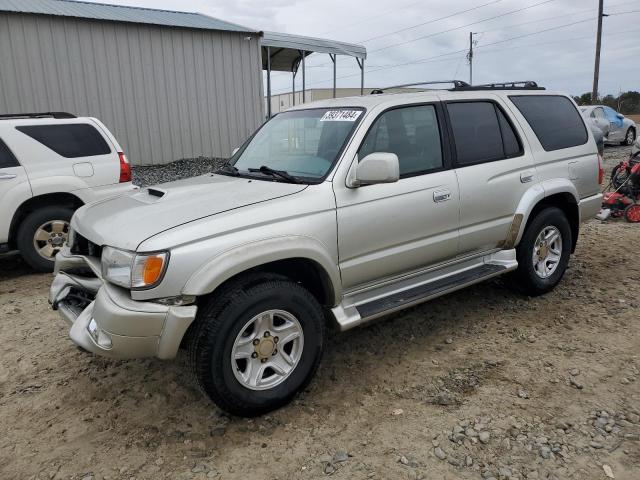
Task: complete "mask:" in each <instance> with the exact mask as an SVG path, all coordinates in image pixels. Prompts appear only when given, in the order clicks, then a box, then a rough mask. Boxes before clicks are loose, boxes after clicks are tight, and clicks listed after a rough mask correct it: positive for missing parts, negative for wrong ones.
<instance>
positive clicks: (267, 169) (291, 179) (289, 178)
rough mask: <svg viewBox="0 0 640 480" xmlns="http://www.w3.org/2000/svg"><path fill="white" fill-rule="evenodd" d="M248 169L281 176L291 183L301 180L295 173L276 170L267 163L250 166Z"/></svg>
mask: <svg viewBox="0 0 640 480" xmlns="http://www.w3.org/2000/svg"><path fill="white" fill-rule="evenodd" d="M247 170H248V171H250V172H260V173H264V174H265V175H271V176H272V177H280V178H283V179H284V180H286V181H288V182H291V183H300V180H298V179H297V178H296V177H294V176H293V175H290V174H289V173H287V172H285V171H284V170H274V169H273V168H271V167H267V166H266V165H262V166H261V167H260V168H248V169H247Z"/></svg>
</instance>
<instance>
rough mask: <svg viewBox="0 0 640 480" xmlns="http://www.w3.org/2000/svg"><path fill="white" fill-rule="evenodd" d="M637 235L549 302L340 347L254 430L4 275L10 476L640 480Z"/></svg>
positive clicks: (501, 305) (22, 270)
mask: <svg viewBox="0 0 640 480" xmlns="http://www.w3.org/2000/svg"><path fill="white" fill-rule="evenodd" d="M627 154H628V149H623V148H607V151H606V158H607V167H608V169H610V168H611V167H612V165H613V164H615V163H617V161H618V160H619V158H622V157H624V155H627ZM638 228H640V227H639V226H637V225H631V224H628V223H626V222H624V221H608V222H603V223H601V222H597V221H591V222H590V223H588V224H586V225H585V226H584V228H583V232H582V235H581V238H580V241H579V245H578V249H577V251H576V254H575V256H573V257H572V259H571V263H570V268H569V270H568V271H567V274H566V276H565V278H564V279H563V281H562V282H561V284H560V285H559V287H558V288H557V289H556V290H554V291H553V292H552V293H550V294H548V295H545V296H543V297H538V298H528V297H523V296H519V295H516V294H514V293H512V292H511V291H510V290H508V289H507V288H506V287H505V285H504V284H503V283H502V282H501V281H493V282H485V283H483V284H480V285H476V286H474V287H471V288H468V289H465V290H462V291H459V292H456V293H453V294H450V295H447V296H445V297H442V298H440V299H437V300H435V301H432V302H430V303H427V304H424V305H421V306H419V307H416V308H412V309H409V310H407V311H404V312H400V313H398V314H395V315H392V316H390V317H389V318H387V319H386V320H384V321H380V322H377V323H375V324H373V325H371V326H368V327H365V328H360V329H355V330H353V331H350V332H347V333H344V334H337V333H332V334H331V335H330V338H329V339H328V342H327V350H326V354H325V358H324V360H323V363H322V365H321V367H320V370H319V372H318V375H317V377H316V378H315V380H314V381H313V382H312V383H311V385H310V387H309V388H308V389H307V390H306V391H305V392H303V394H302V395H300V396H299V397H298V398H297V399H296V401H295V402H294V403H293V404H291V405H290V406H287V407H285V408H282V409H281V410H279V411H277V412H274V413H272V414H270V415H267V416H263V417H260V418H256V419H251V420H247V419H238V418H230V417H228V416H227V415H224V414H223V413H222V412H220V411H219V410H217V409H216V408H215V407H214V406H213V405H212V404H211V403H210V402H209V401H207V400H206V399H205V398H203V397H202V395H201V394H200V393H199V391H198V390H197V389H196V388H195V386H194V384H193V382H192V381H191V380H190V378H189V376H188V375H187V374H186V370H185V363H186V362H185V359H184V356H183V355H181V356H180V357H179V358H178V359H176V360H175V361H167V362H163V361H159V360H153V359H149V360H132V361H114V360H107V359H103V358H100V357H95V356H92V355H89V354H86V353H83V352H80V351H79V350H77V349H76V348H74V346H73V345H72V344H71V342H70V341H69V340H68V338H67V328H66V327H65V326H64V325H63V323H62V321H61V320H59V318H58V316H57V314H55V312H52V311H51V310H50V309H49V307H48V305H47V301H46V293H47V290H48V287H49V284H50V282H51V277H50V276H49V275H41V274H34V273H33V272H31V271H29V270H28V269H27V268H26V267H25V266H24V264H23V263H22V262H21V261H20V260H19V258H16V257H12V258H5V259H0V318H2V319H3V321H4V322H3V323H4V324H3V328H2V330H1V331H0V350H1V351H2V352H3V353H2V355H1V356H0V420H1V423H2V435H0V478H2V479H5V478H6V479H14V478H16V479H18V478H19V479H22V478H37V479H52V478H55V479H86V480H89V479H96V480H98V479H100V480H102V479H128V480H131V479H163V478H167V479H207V478H214V479H247V478H251V479H268V480H274V479H287V480H289V479H317V478H327V477H329V476H331V477H333V478H341V479H435V478H437V479H450V480H453V479H463V480H464V479H474V480H480V479H506V478H511V479H523V480H524V479H554V480H564V479H576V480H578V479H579V480H583V479H589V480H590V479H607V478H614V477H615V478H617V479H623V480H624V479H628V480H637V479H638V478H639V477H640V475H639V474H638V472H640V331H639V327H638V325H639V323H638V320H639V318H638V317H639V314H640V300H638V295H637V286H638V284H639V282H640V259H639V257H638V255H634V254H633V252H631V253H629V246H630V245H632V244H633V243H634V242H635V243H637V241H638V238H639V232H640V230H638Z"/></svg>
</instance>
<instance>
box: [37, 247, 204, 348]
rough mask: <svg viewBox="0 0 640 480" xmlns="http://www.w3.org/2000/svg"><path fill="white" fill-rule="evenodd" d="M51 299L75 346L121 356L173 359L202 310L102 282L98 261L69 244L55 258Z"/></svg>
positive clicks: (50, 301)
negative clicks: (139, 296)
mask: <svg viewBox="0 0 640 480" xmlns="http://www.w3.org/2000/svg"><path fill="white" fill-rule="evenodd" d="M76 272H80V273H78V274H76ZM87 272H90V273H89V275H87ZM79 299H80V302H79V301H78V300H79ZM49 303H50V304H51V306H52V307H53V309H54V310H57V311H58V312H59V314H60V316H61V317H62V318H63V319H64V320H65V321H66V322H67V323H69V324H70V325H71V329H70V331H69V337H71V340H72V341H73V342H74V343H75V344H76V345H79V346H80V347H82V348H84V349H85V350H88V351H90V352H93V353H95V354H97V355H102V356H105V357H110V358H119V359H126V358H141V357H158V358H162V359H168V358H174V357H175V356H176V353H177V352H178V348H179V346H180V342H181V341H182V338H183V337H184V334H185V332H186V331H187V328H188V327H189V325H191V323H192V322H193V320H194V318H195V316H196V311H197V307H196V306H195V305H188V306H168V305H162V304H160V303H155V302H140V301H136V300H132V299H131V296H130V294H129V291H128V290H126V289H124V288H120V287H117V286H114V285H112V284H110V283H108V282H106V281H103V280H102V278H101V274H100V270H99V265H96V262H95V261H94V260H93V259H90V258H87V257H83V256H78V255H72V254H71V253H70V252H69V249H68V248H64V249H63V250H62V251H61V252H60V253H59V254H58V255H57V257H56V267H55V278H54V280H53V283H52V284H51V289H50V291H49Z"/></svg>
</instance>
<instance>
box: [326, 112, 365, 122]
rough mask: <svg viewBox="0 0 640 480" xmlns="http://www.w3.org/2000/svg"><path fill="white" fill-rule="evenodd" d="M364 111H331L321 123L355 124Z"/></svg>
mask: <svg viewBox="0 0 640 480" xmlns="http://www.w3.org/2000/svg"><path fill="white" fill-rule="evenodd" d="M361 113H362V110H329V111H328V112H326V113H325V114H324V115H323V116H322V118H321V119H320V121H321V122H355V121H356V120H357V119H358V117H359V116H360V114H361Z"/></svg>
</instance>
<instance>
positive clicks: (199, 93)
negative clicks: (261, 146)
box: [0, 13, 264, 165]
mask: <svg viewBox="0 0 640 480" xmlns="http://www.w3.org/2000/svg"><path fill="white" fill-rule="evenodd" d="M249 36H250V37H251V39H250V40H247V37H249ZM262 98H263V95H262V68H261V59H260V46H259V38H258V37H257V35H256V34H253V35H252V34H246V33H234V32H223V31H210V30H194V29H186V28H171V27H156V26H152V25H142V24H127V23H117V22H107V21H94V20H84V19H73V18H60V17H50V16H44V15H23V14H13V13H0V113H18V112H34V111H36V112H37V111H68V112H71V113H75V114H77V115H82V116H93V117H97V118H99V119H100V120H102V121H103V122H104V123H105V124H106V125H107V127H108V128H109V129H110V130H111V131H112V132H113V133H114V135H115V136H116V138H117V139H118V141H119V142H120V144H121V145H122V146H123V148H124V149H125V151H126V153H127V155H128V157H129V158H130V160H131V162H132V163H133V164H134V165H150V164H163V163H168V162H171V161H173V160H177V159H181V158H193V157H197V156H200V155H203V156H213V157H228V156H230V154H231V151H232V149H233V148H234V147H237V146H239V145H240V144H241V143H242V142H243V141H244V140H245V139H246V138H247V137H248V136H249V135H250V134H251V133H252V132H253V131H254V130H255V129H256V128H257V127H258V126H259V125H260V123H261V122H262V121H263V119H264V113H263V108H264V105H263V100H262Z"/></svg>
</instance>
